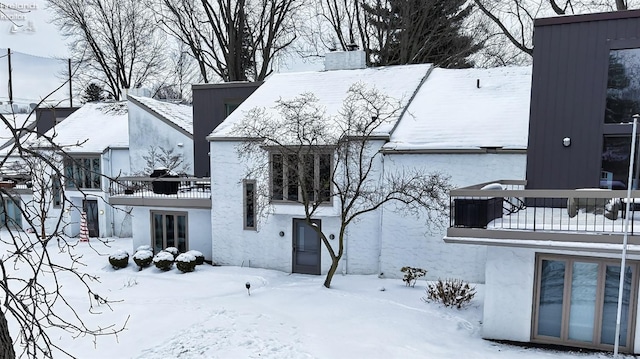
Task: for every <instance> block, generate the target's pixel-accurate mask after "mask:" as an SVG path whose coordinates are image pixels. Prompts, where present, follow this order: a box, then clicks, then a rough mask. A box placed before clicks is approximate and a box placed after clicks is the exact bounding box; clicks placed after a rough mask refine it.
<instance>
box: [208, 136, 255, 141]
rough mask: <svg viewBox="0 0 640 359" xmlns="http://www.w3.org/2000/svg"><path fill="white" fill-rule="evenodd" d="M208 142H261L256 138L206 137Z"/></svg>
mask: <svg viewBox="0 0 640 359" xmlns="http://www.w3.org/2000/svg"><path fill="white" fill-rule="evenodd" d="M206 139H207V141H209V142H243V141H262V140H263V139H262V138H258V137H225V136H207V137H206Z"/></svg>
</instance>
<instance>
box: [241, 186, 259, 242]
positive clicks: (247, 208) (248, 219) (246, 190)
mask: <svg viewBox="0 0 640 359" xmlns="http://www.w3.org/2000/svg"><path fill="white" fill-rule="evenodd" d="M242 190H243V197H244V201H243V204H244V229H252V230H255V229H256V182H255V181H253V180H245V181H244V182H243V184H242Z"/></svg>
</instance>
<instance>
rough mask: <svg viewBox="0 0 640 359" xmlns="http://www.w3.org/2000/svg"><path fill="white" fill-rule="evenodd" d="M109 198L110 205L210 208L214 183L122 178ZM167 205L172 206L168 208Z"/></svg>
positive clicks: (195, 179) (112, 185) (112, 184)
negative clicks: (162, 204)
mask: <svg viewBox="0 0 640 359" xmlns="http://www.w3.org/2000/svg"><path fill="white" fill-rule="evenodd" d="M109 195H110V199H109V202H110V203H111V204H128V205H160V204H161V203H164V204H165V205H176V206H182V207H188V206H190V205H189V204H191V205H196V206H197V207H202V206H208V207H210V206H211V204H210V203H211V180H210V179H209V178H198V177H178V178H170V177H120V178H118V179H116V180H113V181H111V182H110V185H109ZM161 201H162V202H161ZM166 201H172V202H168V204H167V202H166ZM198 203H199V205H197V204H198ZM207 203H208V205H207Z"/></svg>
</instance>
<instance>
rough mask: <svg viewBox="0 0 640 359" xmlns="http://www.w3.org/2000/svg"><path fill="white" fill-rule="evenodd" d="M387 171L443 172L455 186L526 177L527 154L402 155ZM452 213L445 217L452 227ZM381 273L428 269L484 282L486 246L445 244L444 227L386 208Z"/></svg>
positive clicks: (388, 160)
mask: <svg viewBox="0 0 640 359" xmlns="http://www.w3.org/2000/svg"><path fill="white" fill-rule="evenodd" d="M384 168H385V172H386V173H392V172H394V171H399V170H401V169H402V168H415V169H420V170H425V171H428V172H441V173H444V174H446V175H448V176H450V178H451V184H452V185H453V187H454V188H457V187H463V186H469V185H473V184H478V183H482V182H489V181H493V180H500V179H524V177H525V171H526V155H525V154H489V153H487V154H398V155H386V156H385V158H384ZM448 215H449V213H448V212H447V213H445V216H446V218H445V221H446V225H447V226H448V223H449V222H448V220H449V218H448ZM381 232H382V256H381V271H382V272H383V273H384V275H385V276H386V277H393V278H397V277H401V274H402V273H401V272H400V268H402V267H403V266H412V267H420V268H423V269H426V270H427V271H428V272H427V279H431V280H432V279H438V278H460V279H463V280H466V281H469V282H474V283H484V265H485V258H486V248H485V247H484V246H473V245H459V244H446V243H445V242H444V241H443V237H444V236H445V234H446V228H443V229H438V228H436V227H433V226H431V227H428V224H427V223H426V219H425V218H415V217H413V216H408V215H407V214H406V213H399V212H397V211H396V210H395V204H393V203H391V204H389V205H386V206H385V207H384V213H383V214H382V230H381Z"/></svg>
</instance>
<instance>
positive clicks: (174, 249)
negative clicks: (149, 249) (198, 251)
mask: <svg viewBox="0 0 640 359" xmlns="http://www.w3.org/2000/svg"><path fill="white" fill-rule="evenodd" d="M164 251H165V252H169V253H171V254H173V258H174V259H175V258H176V257H177V256H178V254H180V251H179V250H178V248H176V247H167V248H165V249H164Z"/></svg>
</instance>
